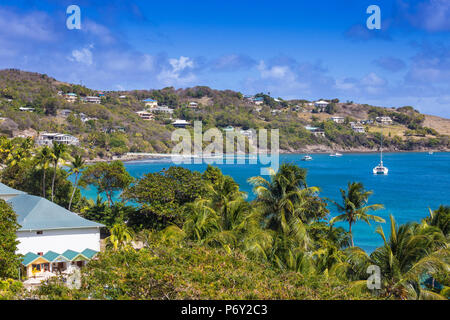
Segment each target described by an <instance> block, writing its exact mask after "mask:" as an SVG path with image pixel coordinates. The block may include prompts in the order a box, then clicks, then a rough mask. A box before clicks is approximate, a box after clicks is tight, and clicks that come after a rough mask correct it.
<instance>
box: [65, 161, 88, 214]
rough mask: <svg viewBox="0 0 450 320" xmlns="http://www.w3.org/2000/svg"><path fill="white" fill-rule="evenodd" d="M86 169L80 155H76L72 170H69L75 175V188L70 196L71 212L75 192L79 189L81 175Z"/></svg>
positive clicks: (71, 165) (71, 166)
mask: <svg viewBox="0 0 450 320" xmlns="http://www.w3.org/2000/svg"><path fill="white" fill-rule="evenodd" d="M84 167H85V162H84V160H83V158H82V157H81V156H80V155H75V157H74V159H73V161H72V162H71V164H70V170H69V173H70V174H75V182H74V187H73V191H72V195H71V196H70V201H69V210H70V207H71V206H72V200H73V196H74V195H75V191H76V189H77V187H78V176H79V175H80V173H81V171H82V170H83V168H84Z"/></svg>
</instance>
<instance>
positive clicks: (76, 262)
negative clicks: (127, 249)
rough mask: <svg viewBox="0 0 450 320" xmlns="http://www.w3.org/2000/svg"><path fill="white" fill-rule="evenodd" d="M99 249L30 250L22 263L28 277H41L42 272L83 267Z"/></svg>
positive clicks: (55, 271)
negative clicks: (78, 250) (36, 251)
mask: <svg viewBox="0 0 450 320" xmlns="http://www.w3.org/2000/svg"><path fill="white" fill-rule="evenodd" d="M97 253H98V252H97V251H95V250H92V249H85V250H83V252H76V251H73V250H66V251H65V252H64V253H62V254H60V253H57V252H54V251H48V252H47V253H45V254H36V253H33V252H28V253H26V254H25V255H24V256H23V257H22V265H23V266H24V267H25V270H26V276H27V277H28V278H31V277H37V278H39V277H40V275H41V274H42V272H51V273H55V274H56V273H57V272H64V271H66V270H68V269H70V268H73V266H76V267H78V268H81V267H83V266H84V265H85V264H86V263H87V262H89V260H92V259H93V258H95V256H96V255H97Z"/></svg>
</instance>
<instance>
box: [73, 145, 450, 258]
mask: <svg viewBox="0 0 450 320" xmlns="http://www.w3.org/2000/svg"><path fill="white" fill-rule="evenodd" d="M311 156H312V157H313V160H312V161H301V158H302V157H303V155H302V154H282V155H280V163H283V162H286V163H294V164H297V165H299V166H300V167H303V168H306V169H308V175H307V182H308V185H309V186H317V187H319V188H320V189H321V192H320V195H321V196H323V197H327V198H329V199H333V200H335V201H340V191H339V189H340V188H343V189H345V188H346V187H347V183H348V182H352V181H358V182H362V183H363V184H364V186H365V188H366V189H368V190H372V191H373V195H372V197H371V198H370V200H369V204H374V203H381V204H383V205H384V206H385V208H384V209H383V210H379V211H376V213H375V214H376V215H379V216H381V217H383V218H384V219H385V220H386V223H382V224H381V225H382V227H383V229H384V231H385V233H386V234H389V227H390V223H389V215H390V214H392V215H393V216H394V217H395V219H396V221H397V223H398V224H403V223H406V222H412V221H417V222H419V221H420V220H421V219H422V218H424V217H425V216H427V215H428V214H429V213H428V208H431V209H433V210H434V209H437V208H438V207H439V205H440V204H444V205H450V152H435V153H434V154H432V155H430V154H428V153H424V152H411V153H385V154H384V155H383V160H384V165H385V166H386V167H388V168H389V174H388V175H386V176H382V175H373V174H372V169H373V167H375V166H376V165H377V164H378V161H379V155H378V154H375V153H358V154H356V153H348V154H343V156H342V157H330V156H329V155H328V154H311ZM171 165H174V164H172V163H171V162H170V159H168V160H141V161H130V162H126V163H125V167H126V169H127V170H128V172H129V173H130V174H131V175H132V176H133V177H136V178H140V177H142V176H143V175H144V174H146V173H150V172H157V171H160V170H162V169H163V168H169V167H170V166H171ZM181 166H182V167H185V168H188V169H190V170H196V171H200V172H203V171H204V170H205V169H206V167H207V164H205V163H202V164H182V165H181ZM216 166H217V167H219V168H220V169H221V170H222V172H223V173H224V174H226V175H230V176H232V177H233V178H234V179H235V181H236V182H237V183H239V185H240V187H241V190H243V191H245V192H247V193H248V199H249V200H252V199H254V197H255V195H254V194H253V192H252V187H251V185H250V184H248V182H247V179H248V178H250V177H253V176H258V175H260V169H261V167H266V165H261V164H260V163H258V164H249V163H248V161H246V163H245V164H236V163H234V164H219V165H216ZM266 178H268V177H266ZM82 194H83V195H84V196H86V197H88V198H91V199H95V198H96V197H97V193H96V190H94V189H92V188H91V189H84V190H82ZM329 209H330V215H331V216H335V215H336V214H337V210H336V208H335V206H334V205H332V204H331V203H330V204H329ZM339 225H340V226H343V227H344V228H345V229H347V228H348V225H347V224H345V223H340V224H339ZM377 225H378V223H372V224H371V225H370V226H369V225H367V224H365V223H364V222H358V223H357V224H356V225H354V227H353V232H354V240H355V245H357V246H360V247H361V248H363V249H364V250H366V251H367V252H372V251H373V250H374V249H375V248H376V247H378V246H381V245H382V244H383V241H382V239H381V237H380V236H379V235H378V234H376V233H375V229H376V227H377Z"/></svg>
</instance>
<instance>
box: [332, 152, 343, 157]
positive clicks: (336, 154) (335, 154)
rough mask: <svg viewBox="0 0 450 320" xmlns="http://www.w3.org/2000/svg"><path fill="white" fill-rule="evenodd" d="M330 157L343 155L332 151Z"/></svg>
mask: <svg viewBox="0 0 450 320" xmlns="http://www.w3.org/2000/svg"><path fill="white" fill-rule="evenodd" d="M330 157H342V153H339V152H335V153H331V154H330Z"/></svg>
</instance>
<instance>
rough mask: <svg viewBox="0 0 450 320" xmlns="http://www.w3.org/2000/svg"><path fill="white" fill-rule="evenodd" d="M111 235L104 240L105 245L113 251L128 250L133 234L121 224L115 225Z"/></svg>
mask: <svg viewBox="0 0 450 320" xmlns="http://www.w3.org/2000/svg"><path fill="white" fill-rule="evenodd" d="M110 232H111V235H110V236H109V237H107V238H106V243H107V245H108V246H111V247H112V248H113V250H114V251H118V250H128V249H130V248H132V247H131V242H132V241H133V237H134V232H133V230H131V229H130V228H128V227H127V226H126V225H125V224H123V223H117V224H115V225H114V226H113V227H112V228H111V230H110Z"/></svg>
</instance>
